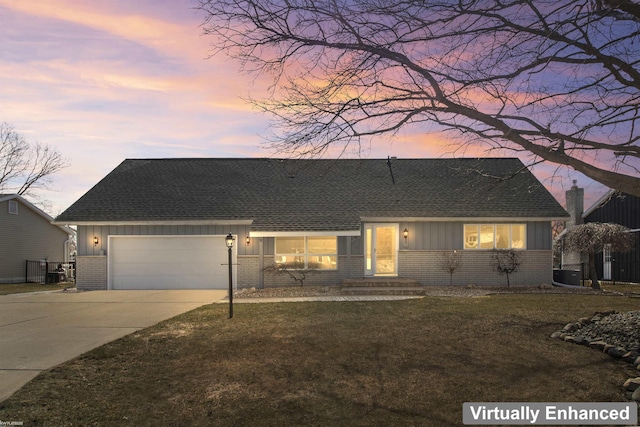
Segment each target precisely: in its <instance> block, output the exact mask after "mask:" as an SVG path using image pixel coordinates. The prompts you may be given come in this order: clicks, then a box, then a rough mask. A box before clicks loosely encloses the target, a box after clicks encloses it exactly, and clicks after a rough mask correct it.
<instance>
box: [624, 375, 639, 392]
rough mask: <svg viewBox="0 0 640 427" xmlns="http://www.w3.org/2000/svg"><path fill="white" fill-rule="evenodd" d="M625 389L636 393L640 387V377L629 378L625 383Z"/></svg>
mask: <svg viewBox="0 0 640 427" xmlns="http://www.w3.org/2000/svg"><path fill="white" fill-rule="evenodd" d="M623 387H624V389H625V390H629V391H635V390H636V389H637V388H638V387H640V377H636V378H629V379H628V380H627V381H625V382H624V385H623Z"/></svg>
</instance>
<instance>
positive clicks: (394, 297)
mask: <svg viewBox="0 0 640 427" xmlns="http://www.w3.org/2000/svg"><path fill="white" fill-rule="evenodd" d="M416 298H424V296H415V295H333V296H309V297H270V298H269V297H266V298H262V297H256V298H235V297H234V298H233V303H234V304H236V303H237V304H259V303H263V302H312V301H321V302H331V301H399V300H406V299H416ZM218 304H229V298H227V297H225V298H223V299H221V300H219V301H218Z"/></svg>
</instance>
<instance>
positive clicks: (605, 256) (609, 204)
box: [582, 190, 640, 283]
mask: <svg viewBox="0 0 640 427" xmlns="http://www.w3.org/2000/svg"><path fill="white" fill-rule="evenodd" d="M582 218H583V220H584V222H585V223H588V222H612V223H616V224H620V225H624V226H625V227H627V228H629V229H631V232H632V233H633V235H634V238H635V245H634V248H633V249H632V250H631V252H628V253H612V252H611V251H608V250H605V251H604V252H603V253H602V255H601V256H598V257H596V271H597V272H598V278H599V279H602V280H611V281H614V282H632V283H640V197H636V196H632V195H630V194H625V193H618V192H616V191H613V190H611V191H609V192H607V194H605V195H604V196H602V197H601V198H600V199H599V200H598V201H597V202H596V203H594V205H593V206H591V207H590V208H589V209H587V210H586V211H585V212H584V213H583V214H582Z"/></svg>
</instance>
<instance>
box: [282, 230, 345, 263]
mask: <svg viewBox="0 0 640 427" xmlns="http://www.w3.org/2000/svg"><path fill="white" fill-rule="evenodd" d="M280 237H285V236H280ZM286 237H289V238H290V237H302V238H304V252H301V253H278V237H277V236H276V237H274V238H273V260H274V263H275V264H283V263H281V262H278V257H282V256H286V257H294V258H302V260H303V261H304V268H305V270H306V269H308V268H309V258H312V257H323V256H328V257H335V259H336V262H335V267H334V268H314V269H313V270H315V271H337V270H338V236H335V235H330V236H314V235H305V236H286ZM309 237H325V238H329V237H333V238H334V239H335V241H336V252H335V253H310V252H309Z"/></svg>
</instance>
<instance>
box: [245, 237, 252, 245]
mask: <svg viewBox="0 0 640 427" xmlns="http://www.w3.org/2000/svg"><path fill="white" fill-rule="evenodd" d="M244 241H245V242H247V245H248V244H250V243H251V237H249V236H247V238H246V239H244Z"/></svg>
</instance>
